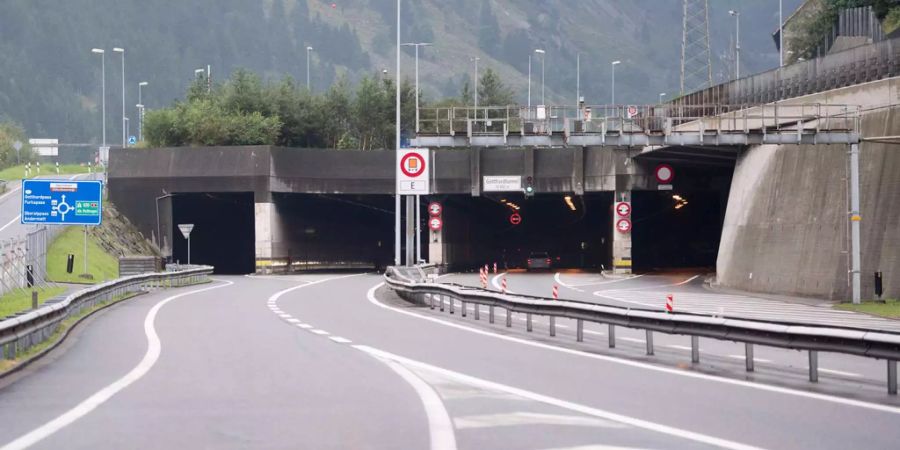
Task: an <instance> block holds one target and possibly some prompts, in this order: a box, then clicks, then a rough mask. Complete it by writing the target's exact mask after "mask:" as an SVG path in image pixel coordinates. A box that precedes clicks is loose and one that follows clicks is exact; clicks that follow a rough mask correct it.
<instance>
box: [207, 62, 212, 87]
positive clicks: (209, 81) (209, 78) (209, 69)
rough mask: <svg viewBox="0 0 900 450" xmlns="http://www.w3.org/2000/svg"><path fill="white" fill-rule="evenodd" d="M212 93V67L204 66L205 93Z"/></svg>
mask: <svg viewBox="0 0 900 450" xmlns="http://www.w3.org/2000/svg"><path fill="white" fill-rule="evenodd" d="M210 92H212V66H210V65H209V64H207V65H206V93H207V94H209V93H210Z"/></svg>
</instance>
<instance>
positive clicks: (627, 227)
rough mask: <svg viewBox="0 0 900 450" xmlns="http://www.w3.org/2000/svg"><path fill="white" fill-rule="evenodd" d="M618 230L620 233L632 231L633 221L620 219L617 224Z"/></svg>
mask: <svg viewBox="0 0 900 450" xmlns="http://www.w3.org/2000/svg"><path fill="white" fill-rule="evenodd" d="M616 229H617V230H619V233H627V232H629V231H631V221H630V220H628V219H619V221H618V222H616Z"/></svg>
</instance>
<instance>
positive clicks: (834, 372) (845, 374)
mask: <svg viewBox="0 0 900 450" xmlns="http://www.w3.org/2000/svg"><path fill="white" fill-rule="evenodd" d="M819 372H825V373H830V374H832V375H838V376H842V377H850V378H862V375H860V374H858V373H853V372H844V371H841V370H834V369H826V368H824V367H819Z"/></svg>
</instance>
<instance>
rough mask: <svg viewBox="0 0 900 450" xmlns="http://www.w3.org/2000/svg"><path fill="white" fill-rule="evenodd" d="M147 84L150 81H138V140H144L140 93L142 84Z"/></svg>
mask: <svg viewBox="0 0 900 450" xmlns="http://www.w3.org/2000/svg"><path fill="white" fill-rule="evenodd" d="M148 84H150V83H148V82H146V81H141V82H140V83H138V103H137V105H136V106H137V108H138V140H139V141H143V140H144V100H143V95H142V94H143V92H142V91H143V89H144V86H147V85H148Z"/></svg>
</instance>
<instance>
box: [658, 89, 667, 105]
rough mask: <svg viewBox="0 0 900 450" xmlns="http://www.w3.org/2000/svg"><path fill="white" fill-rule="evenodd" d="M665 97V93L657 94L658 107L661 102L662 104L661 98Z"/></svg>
mask: <svg viewBox="0 0 900 450" xmlns="http://www.w3.org/2000/svg"><path fill="white" fill-rule="evenodd" d="M665 96H666V93H665V92H660V93H659V104H660V105H661V104H662V102H663V97H665Z"/></svg>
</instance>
